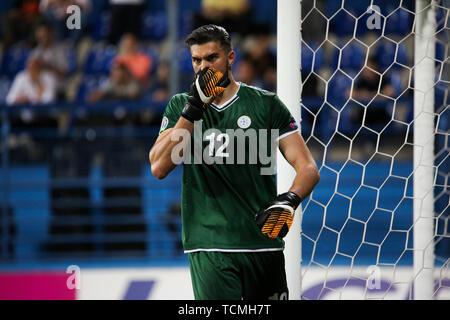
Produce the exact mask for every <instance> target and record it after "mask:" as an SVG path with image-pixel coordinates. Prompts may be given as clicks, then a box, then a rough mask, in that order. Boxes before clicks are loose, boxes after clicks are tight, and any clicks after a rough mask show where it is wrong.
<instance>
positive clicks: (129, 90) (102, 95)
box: [87, 63, 142, 103]
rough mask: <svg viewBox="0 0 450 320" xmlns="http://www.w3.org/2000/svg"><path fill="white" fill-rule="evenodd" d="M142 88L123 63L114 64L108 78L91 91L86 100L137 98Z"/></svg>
mask: <svg viewBox="0 0 450 320" xmlns="http://www.w3.org/2000/svg"><path fill="white" fill-rule="evenodd" d="M141 94H142V89H141V86H140V84H139V82H138V81H137V80H136V79H135V78H134V77H133V75H132V74H131V73H130V72H129V71H128V69H127V67H126V66H125V65H124V64H120V63H119V64H114V65H113V66H112V69H111V74H110V77H109V79H108V80H107V81H106V82H105V84H104V85H103V86H101V87H100V88H99V89H97V90H94V91H93V92H91V93H90V94H89V96H88V98H87V101H88V102H91V103H93V102H97V101H107V100H137V99H139V98H140V97H141Z"/></svg>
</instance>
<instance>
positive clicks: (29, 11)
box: [1, 0, 42, 48]
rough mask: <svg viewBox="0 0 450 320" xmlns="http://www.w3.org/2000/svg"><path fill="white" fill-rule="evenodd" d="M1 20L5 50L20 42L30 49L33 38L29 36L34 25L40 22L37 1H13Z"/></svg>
mask: <svg viewBox="0 0 450 320" xmlns="http://www.w3.org/2000/svg"><path fill="white" fill-rule="evenodd" d="M1 20H2V29H3V44H4V46H5V48H8V47H9V46H11V45H13V44H14V43H16V42H17V41H20V40H25V41H26V42H27V45H28V46H30V47H32V46H33V41H34V38H33V37H32V36H31V35H32V34H33V30H34V28H35V27H36V25H37V24H38V23H40V22H41V21H42V17H41V15H40V13H39V0H15V1H14V2H13V3H12V7H11V9H10V10H8V11H7V12H5V13H4V15H3V17H2V19H1Z"/></svg>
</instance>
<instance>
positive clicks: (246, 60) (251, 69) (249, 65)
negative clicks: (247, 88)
mask: <svg viewBox="0 0 450 320" xmlns="http://www.w3.org/2000/svg"><path fill="white" fill-rule="evenodd" d="M235 70H236V71H235V72H236V78H237V79H238V80H239V81H242V82H244V83H245V84H248V85H251V86H256V87H260V88H261V87H262V86H263V83H262V81H261V79H259V78H257V75H256V70H255V66H254V65H253V61H252V60H251V59H250V57H249V56H248V55H244V57H242V58H241V59H240V60H239V62H238V63H237V65H236V69H235Z"/></svg>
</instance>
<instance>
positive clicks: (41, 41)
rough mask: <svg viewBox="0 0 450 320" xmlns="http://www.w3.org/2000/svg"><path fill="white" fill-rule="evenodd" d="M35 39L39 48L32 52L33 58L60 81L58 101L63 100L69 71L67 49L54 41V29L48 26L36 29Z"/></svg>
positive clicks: (42, 25) (44, 25)
mask: <svg viewBox="0 0 450 320" xmlns="http://www.w3.org/2000/svg"><path fill="white" fill-rule="evenodd" d="M35 37H36V42H37V46H36V47H35V48H34V49H33V50H32V51H31V56H32V57H35V58H37V59H39V60H40V62H41V66H42V68H43V69H44V70H45V71H48V72H50V73H52V74H54V76H55V77H56V79H57V81H58V83H57V95H58V100H63V99H64V98H65V94H64V88H65V84H66V76H67V71H68V63H67V57H68V55H67V51H66V48H64V47H63V46H62V45H61V43H57V42H55V41H54V40H53V32H52V29H51V28H50V27H49V26H48V25H47V24H41V25H39V26H38V27H37V28H36V31H35Z"/></svg>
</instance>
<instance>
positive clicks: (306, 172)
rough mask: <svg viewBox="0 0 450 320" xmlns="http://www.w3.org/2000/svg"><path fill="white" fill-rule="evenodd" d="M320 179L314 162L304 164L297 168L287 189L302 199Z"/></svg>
mask: <svg viewBox="0 0 450 320" xmlns="http://www.w3.org/2000/svg"><path fill="white" fill-rule="evenodd" d="M319 180H320V174H319V171H318V169H317V166H316V165H315V164H311V165H308V166H305V167H303V168H301V169H299V170H297V175H296V176H295V178H294V182H293V183H292V186H291V188H290V189H289V191H291V192H294V193H295V194H296V195H298V196H299V197H300V198H302V200H304V199H305V198H306V197H307V196H309V194H310V193H311V192H312V191H313V189H314V187H315V186H316V184H317V183H318V182H319Z"/></svg>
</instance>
